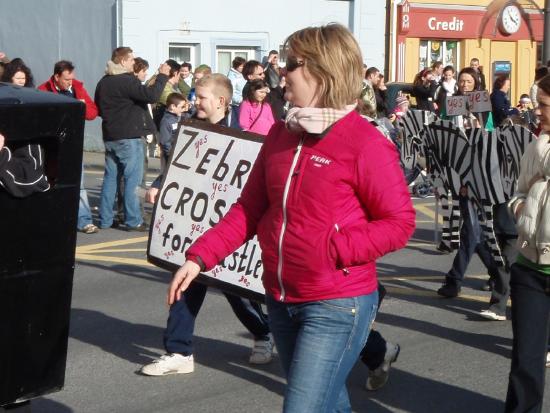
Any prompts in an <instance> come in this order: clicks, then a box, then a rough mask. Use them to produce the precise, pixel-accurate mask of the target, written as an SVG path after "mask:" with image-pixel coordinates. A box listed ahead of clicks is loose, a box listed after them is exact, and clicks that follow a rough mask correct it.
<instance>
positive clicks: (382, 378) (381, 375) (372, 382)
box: [365, 341, 401, 391]
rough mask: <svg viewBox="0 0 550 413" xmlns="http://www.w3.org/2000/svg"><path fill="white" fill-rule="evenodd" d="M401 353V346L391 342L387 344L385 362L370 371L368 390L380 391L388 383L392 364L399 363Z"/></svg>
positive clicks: (366, 385)
mask: <svg viewBox="0 0 550 413" xmlns="http://www.w3.org/2000/svg"><path fill="white" fill-rule="evenodd" d="M400 351H401V347H400V346H399V344H393V343H390V342H389V341H387V342H386V354H385V355H384V361H383V362H382V364H380V366H378V367H377V368H376V369H374V370H369V375H368V377H367V383H366V384H365V387H366V388H367V390H371V391H373V390H378V389H379V388H381V387H382V386H384V384H386V383H387V381H388V378H389V376H390V367H391V364H392V363H394V362H395V361H397V357H398V356H399V352H400Z"/></svg>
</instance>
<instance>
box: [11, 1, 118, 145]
mask: <svg viewBox="0 0 550 413" xmlns="http://www.w3.org/2000/svg"><path fill="white" fill-rule="evenodd" d="M114 28H115V0H93V1H88V0H48V1H43V0H26V1H3V2H2V12H1V13H0V50H1V51H3V52H5V53H6V54H7V56H8V57H9V58H15V57H21V58H22V59H23V60H24V61H25V63H26V64H27V65H28V66H29V67H30V68H31V70H32V73H33V76H34V79H35V83H36V86H38V85H39V84H40V83H43V82H44V81H46V80H47V79H48V78H49V77H50V76H51V75H52V72H53V65H54V63H55V62H57V61H59V60H62V59H66V60H71V61H72V62H73V63H74V65H75V66H76V77H77V78H78V79H79V80H81V81H83V82H84V86H85V88H86V89H87V90H88V92H89V93H90V94H91V95H92V97H93V93H94V90H95V85H96V83H97V81H98V80H99V79H100V78H101V76H102V74H103V70H104V68H105V62H106V58H107V57H108V56H109V55H110V53H111V50H112V49H113V48H114V45H115V44H116V37H115V33H116V32H115V30H114ZM100 135H101V121H100V120H99V119H98V120H95V121H92V122H86V128H85V140H84V145H85V147H86V148H87V149H91V150H101V149H102V147H103V144H102V141H101V138H100Z"/></svg>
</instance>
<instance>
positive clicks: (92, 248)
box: [76, 236, 149, 254]
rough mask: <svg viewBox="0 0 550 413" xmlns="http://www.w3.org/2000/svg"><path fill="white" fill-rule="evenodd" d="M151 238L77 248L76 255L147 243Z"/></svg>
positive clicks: (123, 240) (101, 243)
mask: <svg viewBox="0 0 550 413" xmlns="http://www.w3.org/2000/svg"><path fill="white" fill-rule="evenodd" d="M148 239H149V236H145V237H137V238H129V239H121V240H117V241H107V242H100V243H98V244H90V245H82V246H80V247H77V248H76V253H77V254H78V253H86V252H91V251H98V250H102V249H104V248H107V247H118V246H119V245H128V244H138V243H140V242H144V241H147V240H148Z"/></svg>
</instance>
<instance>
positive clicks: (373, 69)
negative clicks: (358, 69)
mask: <svg viewBox="0 0 550 413" xmlns="http://www.w3.org/2000/svg"><path fill="white" fill-rule="evenodd" d="M376 73H380V70H378V69H377V68H376V67H374V66H371V67H369V68H368V69H367V71H366V72H365V79H368V78H369V77H370V76H371V75H374V74H376Z"/></svg>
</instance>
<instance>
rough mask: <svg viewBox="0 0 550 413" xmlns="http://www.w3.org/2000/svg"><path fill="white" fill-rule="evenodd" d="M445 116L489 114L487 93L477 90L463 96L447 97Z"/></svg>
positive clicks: (489, 100)
mask: <svg viewBox="0 0 550 413" xmlns="http://www.w3.org/2000/svg"><path fill="white" fill-rule="evenodd" d="M446 103H447V116H458V115H467V114H468V113H469V112H474V113H478V112H490V111H491V110H492V107H491V99H490V97H489V92H487V91H486V90H479V91H475V92H470V93H467V94H466V95H464V96H449V97H447V102H446Z"/></svg>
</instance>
